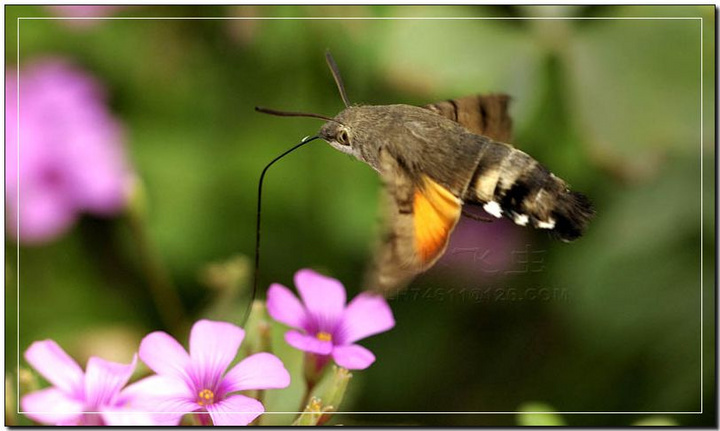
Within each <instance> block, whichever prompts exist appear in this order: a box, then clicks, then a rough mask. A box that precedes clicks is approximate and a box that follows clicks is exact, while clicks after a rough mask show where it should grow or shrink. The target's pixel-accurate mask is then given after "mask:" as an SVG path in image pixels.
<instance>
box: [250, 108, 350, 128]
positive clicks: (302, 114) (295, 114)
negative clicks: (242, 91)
mask: <svg viewBox="0 0 720 431" xmlns="http://www.w3.org/2000/svg"><path fill="white" fill-rule="evenodd" d="M255 110H256V111H257V112H262V113H263V114H270V115H276V116H278V117H310V118H320V119H321V120H325V121H334V122H336V123H339V124H342V125H343V126H344V124H343V123H341V122H339V121H338V120H336V119H334V118H330V117H326V116H324V115H320V114H313V113H311V112H291V111H277V110H275V109H269V108H263V107H260V106H256V107H255Z"/></svg>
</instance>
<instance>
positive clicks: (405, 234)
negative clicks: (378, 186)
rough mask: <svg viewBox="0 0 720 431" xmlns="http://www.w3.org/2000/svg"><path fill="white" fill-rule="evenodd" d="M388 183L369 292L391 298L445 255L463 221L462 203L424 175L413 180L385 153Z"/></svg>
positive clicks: (382, 165) (382, 160)
mask: <svg viewBox="0 0 720 431" xmlns="http://www.w3.org/2000/svg"><path fill="white" fill-rule="evenodd" d="M380 173H381V177H382V179H383V182H384V183H385V190H384V193H383V195H384V200H385V211H386V218H385V226H384V229H385V232H384V234H383V236H382V239H381V243H380V244H379V246H378V248H377V252H376V255H375V262H374V265H373V267H372V269H371V270H370V272H369V274H368V276H367V279H366V283H365V284H366V288H367V289H369V290H371V291H375V292H379V293H382V294H383V295H386V296H387V295H390V294H392V293H394V292H397V291H398V290H400V289H402V288H403V287H405V286H406V285H407V284H408V283H409V282H410V281H411V280H412V278H413V277H415V276H416V275H417V274H419V273H421V272H423V271H425V270H427V269H428V268H430V267H431V266H432V265H433V264H434V263H435V262H436V261H437V260H438V259H439V258H440V256H442V254H443V252H444V251H445V248H446V247H447V243H448V241H449V239H450V234H451V233H452V231H453V229H454V228H455V225H456V224H457V222H458V220H459V219H460V214H461V212H462V201H460V199H458V198H457V197H455V196H454V195H453V194H452V193H451V192H450V191H448V190H447V189H445V188H444V187H442V186H441V185H439V184H438V183H436V182H435V181H433V180H432V179H430V178H429V177H427V176H425V175H423V174H420V175H419V177H418V178H414V177H413V176H412V175H411V174H410V173H409V172H408V171H407V169H406V168H405V167H403V166H402V165H401V164H400V163H398V161H397V160H396V159H395V158H394V157H393V156H391V155H390V154H389V153H388V152H387V151H381V153H380Z"/></svg>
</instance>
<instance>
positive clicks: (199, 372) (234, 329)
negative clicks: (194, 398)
mask: <svg viewBox="0 0 720 431" xmlns="http://www.w3.org/2000/svg"><path fill="white" fill-rule="evenodd" d="M244 337H245V331H243V330H242V329H241V328H240V327H239V326H236V325H233V324H232V323H227V322H214V321H211V320H198V321H197V322H196V323H195V324H194V325H193V327H192V331H191V332H190V358H191V359H192V366H193V370H194V374H195V376H197V377H198V378H199V379H200V381H199V384H201V385H206V386H213V385H215V384H217V383H219V382H220V379H221V378H222V375H223V373H225V370H226V369H227V367H228V365H230V363H231V362H232V361H233V359H235V356H237V351H238V349H239V348H240V343H242V340H243V338H244Z"/></svg>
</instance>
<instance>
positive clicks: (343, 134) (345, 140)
mask: <svg viewBox="0 0 720 431" xmlns="http://www.w3.org/2000/svg"><path fill="white" fill-rule="evenodd" d="M337 141H338V143H339V144H342V145H350V137H349V136H348V132H347V130H341V131H340V133H338V135H337Z"/></svg>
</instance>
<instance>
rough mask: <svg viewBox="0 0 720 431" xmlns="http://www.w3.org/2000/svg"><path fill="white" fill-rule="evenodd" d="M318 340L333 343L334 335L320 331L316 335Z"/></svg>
mask: <svg viewBox="0 0 720 431" xmlns="http://www.w3.org/2000/svg"><path fill="white" fill-rule="evenodd" d="M316 337H317V339H318V340H320V341H332V335H330V334H329V333H327V332H325V331H320V332H318V333H317V335H316Z"/></svg>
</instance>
